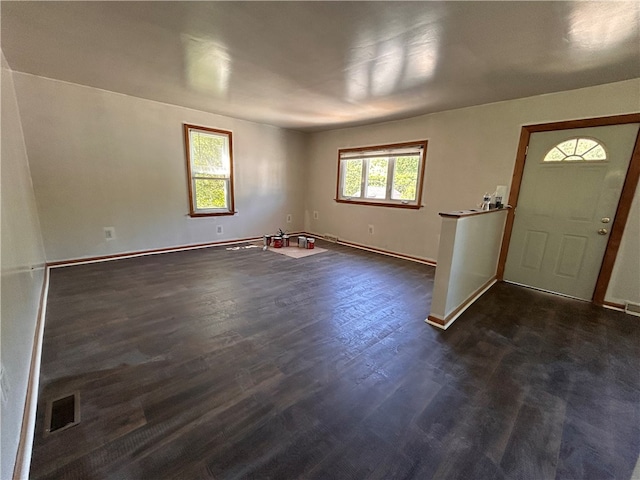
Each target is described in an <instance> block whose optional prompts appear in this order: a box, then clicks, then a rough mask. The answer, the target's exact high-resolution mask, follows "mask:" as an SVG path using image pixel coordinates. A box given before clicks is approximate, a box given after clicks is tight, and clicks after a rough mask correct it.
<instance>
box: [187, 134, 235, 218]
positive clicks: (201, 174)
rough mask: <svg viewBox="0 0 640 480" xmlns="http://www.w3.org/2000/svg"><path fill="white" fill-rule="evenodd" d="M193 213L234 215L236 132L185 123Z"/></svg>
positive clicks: (190, 203) (196, 214)
mask: <svg viewBox="0 0 640 480" xmlns="http://www.w3.org/2000/svg"><path fill="white" fill-rule="evenodd" d="M184 136H185V144H186V156H187V171H188V174H189V206H190V215H191V216H213V215H233V213H234V202H233V200H234V199H233V148H232V145H233V143H232V133H231V132H229V131H226V130H217V129H213V128H207V127H199V126H196V125H188V124H185V125H184Z"/></svg>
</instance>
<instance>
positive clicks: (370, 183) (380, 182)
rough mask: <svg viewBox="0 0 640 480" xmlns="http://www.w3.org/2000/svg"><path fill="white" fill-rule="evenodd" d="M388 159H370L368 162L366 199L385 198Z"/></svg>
mask: <svg viewBox="0 0 640 480" xmlns="http://www.w3.org/2000/svg"><path fill="white" fill-rule="evenodd" d="M388 168H389V159H388V158H372V159H370V160H369V171H368V172H367V195H366V197H367V198H381V199H384V198H386V197H387V172H388Z"/></svg>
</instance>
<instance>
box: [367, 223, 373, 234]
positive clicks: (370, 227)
mask: <svg viewBox="0 0 640 480" xmlns="http://www.w3.org/2000/svg"><path fill="white" fill-rule="evenodd" d="M368 231H369V235H373V225H371V224H369V227H368Z"/></svg>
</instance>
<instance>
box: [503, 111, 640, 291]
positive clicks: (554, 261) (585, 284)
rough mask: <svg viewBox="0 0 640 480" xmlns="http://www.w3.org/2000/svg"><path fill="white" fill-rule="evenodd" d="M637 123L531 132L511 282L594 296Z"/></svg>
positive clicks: (510, 266)
mask: <svg viewBox="0 0 640 480" xmlns="http://www.w3.org/2000/svg"><path fill="white" fill-rule="evenodd" d="M638 127H639V124H637V123H634V124H625V125H611V126H604V127H591V128H579V129H574V130H557V131H551V132H537V133H533V134H532V135H531V138H530V140H529V149H528V153H527V158H526V162H525V166H524V173H523V177H522V183H521V186H520V194H519V196H518V205H517V208H516V210H515V219H514V224H513V230H512V234H511V241H510V243H509V254H508V256H507V262H506V264H505V273H504V279H505V280H506V281H508V282H513V283H519V284H522V285H527V286H531V287H535V288H540V289H543V290H548V291H551V292H556V293H561V294H564V295H569V296H571V297H576V298H580V299H583V300H591V298H592V296H593V291H594V288H595V285H596V281H597V279H598V274H599V272H600V266H601V264H602V259H603V256H604V252H605V250H606V246H607V240H608V238H609V232H610V231H611V226H612V224H613V220H614V216H615V213H616V209H617V207H618V201H619V199H620V192H621V191H622V186H623V184H624V181H625V178H626V174H627V169H628V166H629V161H630V159H631V154H632V152H633V147H634V144H635V141H636V137H637V135H638Z"/></svg>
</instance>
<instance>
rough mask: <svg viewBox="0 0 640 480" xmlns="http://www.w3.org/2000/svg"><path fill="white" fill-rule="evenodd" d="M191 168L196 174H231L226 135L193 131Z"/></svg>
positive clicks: (211, 175)
mask: <svg viewBox="0 0 640 480" xmlns="http://www.w3.org/2000/svg"><path fill="white" fill-rule="evenodd" d="M190 136H191V169H192V173H193V175H194V176H198V177H214V176H217V177H220V176H225V177H226V176H229V171H230V169H229V144H228V141H227V140H228V139H227V137H226V136H223V135H213V134H209V133H203V132H196V131H191V134H190Z"/></svg>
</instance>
